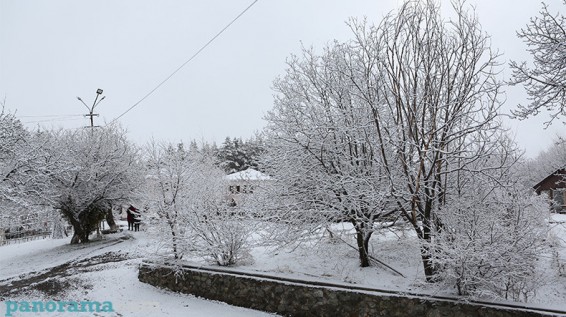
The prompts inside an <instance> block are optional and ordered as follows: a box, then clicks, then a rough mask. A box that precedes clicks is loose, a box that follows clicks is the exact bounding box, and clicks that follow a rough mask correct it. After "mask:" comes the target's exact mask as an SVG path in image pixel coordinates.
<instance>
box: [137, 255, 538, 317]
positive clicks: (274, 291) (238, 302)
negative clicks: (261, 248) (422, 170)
mask: <svg viewBox="0 0 566 317" xmlns="http://www.w3.org/2000/svg"><path fill="white" fill-rule="evenodd" d="M138 278H139V280H140V281H142V282H145V283H148V284H151V285H154V286H157V287H161V288H166V289H170V290H173V291H176V292H181V293H187V294H193V295H196V296H199V297H204V298H207V299H212V300H219V301H223V302H226V303H228V304H231V305H235V306H241V307H247V308H253V309H257V310H262V311H266V312H274V313H278V314H282V315H286V316H391V317H394V316H403V317H405V316H419V317H420V316H423V317H425V316H427V317H437V316H455V317H464V316H466V317H467V316H495V317H507V316H509V317H510V316H514V317H522V316H525V317H526V316H548V315H543V314H541V313H537V312H532V311H527V310H516V309H513V310H505V309H503V308H497V307H486V306H482V305H472V304H467V303H461V302H453V301H448V300H435V299H431V298H425V297H416V296H413V297H402V296H399V295H394V294H380V293H378V292H369V291H359V290H348V289H346V288H341V287H340V286H339V285H336V287H332V286H329V285H328V284H327V285H326V286H314V285H308V283H297V282H295V281H281V280H277V279H269V278H265V277H254V276H242V275H238V274H236V273H235V272H233V273H229V272H215V271H209V270H207V269H199V268H191V267H182V268H180V267H172V266H167V265H155V264H148V263H144V264H142V265H141V266H140V269H139V275H138Z"/></svg>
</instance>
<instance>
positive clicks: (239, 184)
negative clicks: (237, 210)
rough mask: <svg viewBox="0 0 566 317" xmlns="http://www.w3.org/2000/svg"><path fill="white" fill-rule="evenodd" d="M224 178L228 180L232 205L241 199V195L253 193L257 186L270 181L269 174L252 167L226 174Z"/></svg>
mask: <svg viewBox="0 0 566 317" xmlns="http://www.w3.org/2000/svg"><path fill="white" fill-rule="evenodd" d="M224 178H225V179H226V180H227V181H228V191H229V195H230V200H231V203H232V204H233V205H237V204H238V203H239V202H240V201H241V200H242V197H241V195H245V194H253V192H254V191H255V190H256V189H257V188H258V187H259V186H261V185H262V184H265V183H266V182H270V181H272V178H271V177H270V176H269V175H266V174H264V173H262V172H260V171H257V170H255V169H253V168H248V169H247V170H244V171H240V172H236V173H232V174H229V175H226V176H224Z"/></svg>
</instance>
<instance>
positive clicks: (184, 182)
mask: <svg viewBox="0 0 566 317" xmlns="http://www.w3.org/2000/svg"><path fill="white" fill-rule="evenodd" d="M193 148H194V147H193ZM147 164H148V166H149V171H148V175H147V180H146V182H147V190H146V196H147V198H148V201H149V208H152V209H154V210H155V211H156V212H157V214H158V216H159V217H160V219H161V220H162V221H161V223H162V224H163V225H164V227H165V228H166V230H167V233H168V235H169V237H170V238H171V247H172V250H173V254H174V257H175V258H176V259H180V258H182V257H183V256H184V255H185V254H186V253H189V252H190V253H196V254H197V255H201V256H204V257H206V258H209V259H212V260H213V261H215V262H216V263H217V264H218V265H232V264H235V263H236V262H237V261H239V260H240V259H241V258H242V257H244V256H245V255H246V249H247V246H248V238H249V236H250V234H251V227H249V226H247V224H246V220H247V217H246V215H245V214H242V213H240V212H238V210H237V209H234V208H231V207H229V204H228V203H229V201H228V184H227V183H226V180H225V179H224V176H225V174H224V172H223V171H222V170H221V169H220V168H218V167H216V166H215V165H214V160H213V157H211V156H208V155H206V154H205V153H201V152H200V151H186V150H185V149H184V146H181V145H178V146H177V147H174V146H173V145H171V144H158V143H156V142H154V143H152V144H151V145H150V146H149V147H148V151H147Z"/></svg>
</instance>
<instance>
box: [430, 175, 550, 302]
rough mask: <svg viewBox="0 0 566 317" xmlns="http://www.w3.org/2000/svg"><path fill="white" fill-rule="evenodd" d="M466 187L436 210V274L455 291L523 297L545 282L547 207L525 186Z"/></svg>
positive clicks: (532, 293)
mask: <svg viewBox="0 0 566 317" xmlns="http://www.w3.org/2000/svg"><path fill="white" fill-rule="evenodd" d="M470 185H475V186H469V187H468V186H466V187H467V191H466V192H465V193H463V194H462V196H461V197H460V199H459V200H451V202H450V203H448V204H446V205H445V206H444V207H443V209H442V210H441V211H440V212H439V216H440V218H441V219H442V223H443V227H442V229H441V230H439V232H438V234H437V241H436V243H435V245H434V246H433V247H432V249H433V250H434V262H435V265H436V266H437V267H438V270H437V272H438V273H437V276H436V278H437V279H439V280H440V281H441V282H443V283H446V284H448V285H451V286H454V287H455V288H456V289H457V291H458V294H459V295H469V296H472V297H489V298H505V299H512V300H517V301H519V300H522V301H527V300H528V299H529V298H530V297H532V296H533V295H534V294H535V292H536V290H537V288H538V287H540V286H542V284H543V282H544V281H543V279H542V275H541V272H539V271H538V269H539V268H540V266H539V265H538V263H537V262H538V261H539V256H540V255H541V254H542V253H544V252H545V251H546V250H547V245H546V242H545V239H546V238H547V235H548V228H547V223H546V219H547V217H548V205H547V204H546V203H545V202H544V200H543V199H541V197H538V196H535V195H534V194H533V193H531V192H529V191H528V190H520V189H517V188H514V187H509V188H506V187H500V188H493V187H491V188H488V187H486V186H485V184H480V183H479V182H475V181H472V183H471V184H470Z"/></svg>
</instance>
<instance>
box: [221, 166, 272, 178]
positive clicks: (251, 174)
mask: <svg viewBox="0 0 566 317" xmlns="http://www.w3.org/2000/svg"><path fill="white" fill-rule="evenodd" d="M225 178H226V179H227V180H231V181H235V180H244V181H260V180H270V179H271V177H269V176H268V175H265V174H263V173H262V172H260V171H256V170H254V169H253V168H248V169H247V170H245V171H240V172H236V173H232V174H230V175H226V176H225Z"/></svg>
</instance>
